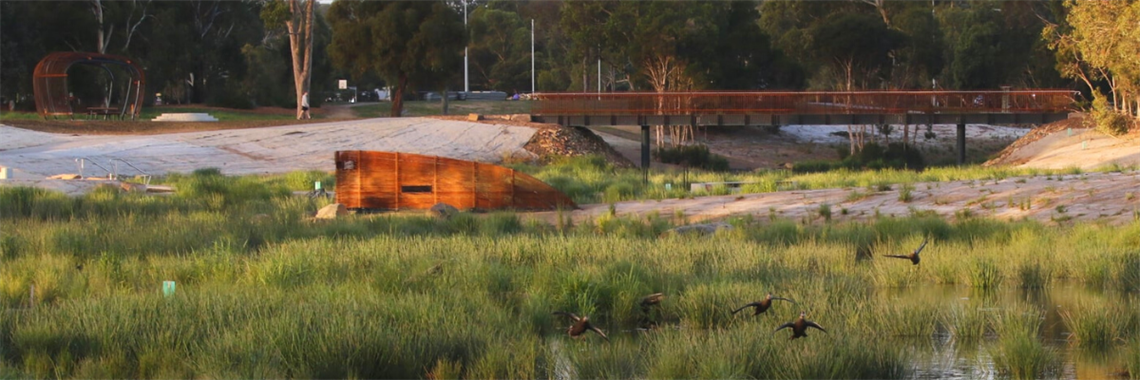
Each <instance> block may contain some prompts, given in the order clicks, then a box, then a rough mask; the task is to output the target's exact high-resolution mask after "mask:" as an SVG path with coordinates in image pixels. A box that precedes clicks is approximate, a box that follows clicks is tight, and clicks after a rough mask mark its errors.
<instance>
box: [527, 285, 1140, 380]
mask: <svg viewBox="0 0 1140 380" xmlns="http://www.w3.org/2000/svg"><path fill="white" fill-rule="evenodd" d="M871 298H872V300H873V301H872V302H875V303H878V304H880V305H884V306H883V307H884V309H883V310H894V312H899V311H901V310H908V309H925V310H933V309H937V308H945V309H957V310H966V311H967V312H966V314H971V315H973V316H975V318H979V317H980V318H982V319H986V320H993V319H1000V318H1001V317H1000V316H999V314H1006V315H1009V314H1010V313H1011V312H1012V313H1013V314H1015V315H1022V316H1025V317H1026V320H1036V321H1037V322H1036V325H1037V332H1038V333H1037V339H1038V340H1039V341H1040V342H1041V343H1042V344H1043V345H1044V346H1045V347H1047V348H1048V349H1050V350H1053V351H1054V352H1055V353H1056V356H1055V358H1057V360H1060V362H1061V363H1060V364H1059V365H1057V366H1056V367H1057V368H1058V369H1056V370H1051V371H1049V372H1047V373H1046V374H1044V375H1041V376H1035V378H1046V379H1115V378H1127V377H1126V375H1123V376H1122V374H1121V373H1120V372H1121V370H1122V369H1123V368H1124V362H1123V360H1124V359H1123V358H1122V355H1123V354H1124V352H1123V351H1125V350H1126V346H1125V342H1123V341H1116V342H1114V343H1113V344H1111V345H1109V346H1108V347H1106V348H1103V349H1097V348H1089V347H1083V346H1081V345H1079V344H1076V342H1075V339H1070V336H1071V335H1072V333H1071V332H1070V330H1069V327H1068V325H1067V324H1066V322H1065V318H1064V316H1063V315H1064V314H1065V313H1067V312H1071V311H1072V310H1074V309H1075V308H1078V307H1082V306H1084V307H1089V306H1095V307H1097V308H1100V307H1102V306H1106V305H1108V304H1111V303H1117V304H1123V305H1130V306H1129V307H1130V309H1129V310H1136V309H1135V306H1136V305H1140V295H1138V294H1136V293H1124V292H1119V291H1102V290H1097V289H1090V288H1088V287H1086V286H1083V285H1069V284H1062V285H1056V284H1055V285H1052V286H1049V287H1047V288H1040V289H1020V288H1017V287H1003V288H1000V289H996V290H990V291H982V290H979V289H975V288H970V287H967V286H952V285H931V286H921V287H912V288H896V289H879V290H878V291H875V292H874V294H873V295H871ZM786 305H787V304H777V305H776V306H774V307H773V308H772V309H771V310H770V312H774V313H775V315H760V316H755V317H753V316H751V315H748V313H741V314H740V315H737V316H736V317H735V318H737V319H739V320H738V321H736V322H739V323H743V324H749V325H758V326H759V325H763V326H762V328H759V329H757V330H756V331H759V332H761V333H762V334H764V333H765V332H767V331H771V330H772V329H774V327H775V326H778V325H779V324H782V323H783V322H785V321H788V320H791V319H793V318H794V317H795V314H796V311H795V310H796V309H795V308H794V307H792V306H790V305H787V306H786ZM892 308H893V309H892ZM901 314H907V313H905V312H901ZM956 318H959V317H956ZM961 318H968V317H961ZM810 319H812V320H815V321H816V322H818V323H820V324H821V325H823V326H824V327H827V328H828V333H827V334H823V333H821V332H819V331H811V332H810V333H809V337H807V338H805V339H808V340H817V341H825V342H823V343H824V344H827V343H826V341H829V340H833V339H837V338H838V337H839V336H840V334H844V331H842V329H840V328H833V327H828V326H829V321H828V316H826V315H815V316H814V317H812V318H810ZM1123 320H1125V321H1127V320H1128V318H1125V319H1123ZM560 323H561V322H560ZM967 324H970V322H963V323H962V325H967ZM680 325H683V324H680ZM769 325H770V326H769ZM929 325H930V326H933V327H932V328H931V329H930V330H931V331H933V332H932V333H927V334H916V335H913V336H881V337H878V339H883V340H887V341H888V342H890V344H889V345H888V346H892V347H897V348H898V349H899V350H900V351H903V352H905V355H906V356H907V357H908V358H910V367H909V368H907V369H906V372H905V374H904V375H903V376H902V378H908V379H1002V378H1009V376H1006V375H1003V374H1002V373H1000V372H999V371H998V369H997V368H996V366H995V364H994V360H993V356H992V355H993V354H994V353H995V351H996V346H998V336H997V335H996V334H995V333H994V332H993V331H992V330H991V329H986V332H985V333H982V334H979V335H980V336H978V337H973V338H971V337H962V336H960V334H957V333H955V332H954V331H951V329H953V328H954V327H953V326H947V323H945V321H937V322H934V321H931V323H930V324H929ZM662 328H664V329H686V327H679V325H678V324H676V323H668V322H667V323H664V324H662ZM606 331H607V333H608V334H609V336H610V339H611V342H610V343H608V344H616V345H621V346H625V347H637V346H638V344H637V341H639V340H642V339H646V338H649V337H650V336H651V335H652V334H653V332H645V331H639V330H630V329H628V327H626V328H625V329H622V328H621V327H618V326H609V329H607V330H606ZM781 333H783V334H776V335H777V336H776V338H777V339H774V340H771V341H770V342H771V343H772V344H787V345H788V346H789V348H790V349H794V348H791V347H794V346H793V345H798V346H804V343H808V342H803V341H792V342H788V341H787V340H786V336H787V335H786V334H790V332H789V331H781ZM757 338H758V339H764V338H765V337H757ZM583 339H584V340H585V341H582V342H577V341H567V340H563V339H551V340H550V341H549V342H548V343H549V347H548V348H549V349H550V353H551V355H552V356H553V359H554V363H553V364H554V368H553V376H554V377H555V378H558V379H571V378H578V377H579V375H582V374H581V373H580V371H578V369H577V368H576V366H575V364H573V363H579V364H581V363H580V362H579V361H578V360H575V359H574V358H573V357H574V356H577V355H579V353H578V351H588V350H591V348H589V347H593V348H592V349H597V348H598V347H600V346H601V345H605V344H607V343H602V342H601V341H600V339H599V337H597V336H594V335H593V334H592V333H589V332H587V334H586V336H584V338H583ZM591 340H592V342H589V341H591ZM812 343H816V342H812ZM642 347H644V346H642ZM800 349H807V348H806V347H801V348H800ZM630 371H631V372H633V373H636V372H637V370H634V369H630ZM587 372H589V371H587ZM777 377H781V376H777Z"/></svg>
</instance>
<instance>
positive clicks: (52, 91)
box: [32, 52, 146, 120]
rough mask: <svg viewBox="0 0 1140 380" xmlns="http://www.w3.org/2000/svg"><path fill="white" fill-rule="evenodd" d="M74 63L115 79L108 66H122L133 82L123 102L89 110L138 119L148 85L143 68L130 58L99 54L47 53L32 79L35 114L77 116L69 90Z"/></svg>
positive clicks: (128, 86)
mask: <svg viewBox="0 0 1140 380" xmlns="http://www.w3.org/2000/svg"><path fill="white" fill-rule="evenodd" d="M75 64H84V65H94V66H99V67H101V68H103V69H104V70H106V72H107V74H108V75H110V76H111V78H112V80H114V74H113V73H112V72H111V70H110V69H109V68H108V67H107V66H108V65H117V66H121V67H122V68H123V69H124V70H126V71H127V73H129V74H130V76H131V78H130V82H128V85H127V89H126V91H125V92H124V94H123V102H121V103H122V104H119V105H118V106H117V107H97V108H90V109H85V111H86V110H96V111H99V113H100V114H103V115H118V116H119V117H128V116H129V117H130V118H131V120H134V119H137V118H138V116H139V113H140V112H141V111H142V101H143V92H142V89H143V86H144V85H145V84H146V74H145V73H144V72H143V70H142V67H139V65H138V64H137V63H135V62H134V61H132V60H131V59H129V58H126V57H122V56H118V55H112V54H98V53H79V52H55V53H51V54H48V55H47V57H44V59H42V60H40V63H39V64H37V65H36V70H35V72H34V74H33V76H32V84H33V89H34V93H35V97H36V111H37V112H39V113H40V116H42V117H44V118H47V117H48V116H68V117H72V116H73V115H74V114H75V111H76V110H74V109H72V103H71V96H70V95H69V91H68V89H67V70H68V69H70V68H71V66H72V65H75Z"/></svg>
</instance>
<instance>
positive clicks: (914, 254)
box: [883, 239, 926, 265]
mask: <svg viewBox="0 0 1140 380" xmlns="http://www.w3.org/2000/svg"><path fill="white" fill-rule="evenodd" d="M924 247H926V239H922V245H919V246H918V249H916V250H914V252H911V253H910V254H909V255H883V256H884V257H894V258H896V259H907V260H910V263H911V264H913V265H918V260H919V257H918V253H919V252H922V248H924Z"/></svg>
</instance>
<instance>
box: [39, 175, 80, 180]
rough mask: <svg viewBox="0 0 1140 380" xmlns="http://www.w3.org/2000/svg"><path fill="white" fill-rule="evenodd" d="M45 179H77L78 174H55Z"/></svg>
mask: <svg viewBox="0 0 1140 380" xmlns="http://www.w3.org/2000/svg"><path fill="white" fill-rule="evenodd" d="M47 179H79V174H56V175H53V176H51V177H48V178H47Z"/></svg>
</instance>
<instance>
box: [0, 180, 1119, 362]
mask: <svg viewBox="0 0 1140 380" xmlns="http://www.w3.org/2000/svg"><path fill="white" fill-rule="evenodd" d="M297 176H298V177H303V179H297V180H296V182H298V183H301V182H307V181H309V180H310V178H309V177H308V176H304V175H297ZM168 180H169V181H171V182H173V183H176V184H177V185H176V186H178V188H180V189H184V190H183V192H182V193H180V194H179V195H176V196H171V197H148V196H143V195H135V194H120V193H117V192H111V191H97V192H94V193H91V194H88V195H86V196H83V197H80V198H67V197H64V196H62V195H58V194H55V193H50V192H45V191H41V190H31V189H23V188H0V210H3V211H0V228H2V229H0V249H2V256H0V260H2V261H3V264H4V266H3V268H4V269H3V271H0V305H3V309H2V310H3V311H2V313H3V314H4V315H2V316H0V347H3V351H2V352H0V363H2V365H0V377H16V378H22V377H79V378H140V377H182V378H189V377H226V378H233V377H239V378H267V377H273V378H282V377H321V378H345V377H365V378H422V377H433V378H454V377H462V378H537V377H555V376H561V375H562V374H567V373H569V374H573V375H575V376H578V377H590V378H629V377H654V378H693V377H700V378H713V377H715V378H745V377H754V378H901V377H905V376H908V374H909V372H910V371H911V367H912V366H911V363H912V360H913V359H914V356H915V355H917V354H916V353H915V352H914V350H911V349H908V348H907V347H908V346H907V344H909V343H907V342H915V341H917V342H926V341H929V340H930V338H931V337H934V336H945V335H948V336H951V337H953V339H956V340H960V341H974V342H979V343H982V344H985V345H986V347H988V348H987V350H988V351H989V352H990V355H991V356H993V357H995V365H997V366H998V370H999V371H1001V373H1006V374H1010V375H1011V376H1015V377H1040V376H1043V375H1048V374H1050V373H1053V371H1055V368H1054V367H1051V366H1050V365H1049V363H1055V362H1056V361H1057V360H1056V359H1057V358H1058V357H1059V355H1061V354H1060V353H1058V352H1056V351H1052V350H1051V349H1050V348H1049V347H1044V346H1043V345H1042V342H1043V339H1044V338H1043V337H1042V334H1043V332H1042V330H1043V329H1045V328H1047V327H1048V326H1051V324H1049V323H1047V322H1046V321H1044V320H1042V319H1041V318H1040V316H1041V315H1043V313H1045V312H1046V310H1043V309H1041V306H1039V305H1035V304H1016V305H1012V306H1011V305H1008V304H1005V303H1002V302H1000V301H998V300H997V299H996V298H995V297H992V296H988V295H989V294H993V292H996V291H1000V290H1002V289H1026V291H1033V290H1032V289H1048V288H1049V287H1051V286H1053V285H1054V284H1057V283H1065V284H1074V285H1076V286H1079V287H1082V288H1087V289H1089V291H1091V292H1093V293H1094V294H1098V296H1096V297H1087V298H1086V299H1083V300H1081V301H1080V302H1083V303H1076V302H1068V301H1066V302H1064V303H1063V305H1062V306H1064V307H1065V308H1066V310H1074V311H1073V312H1072V313H1071V314H1068V316H1067V317H1066V318H1067V319H1066V321H1067V322H1064V323H1066V324H1068V325H1070V326H1072V328H1071V330H1072V331H1074V334H1075V335H1076V336H1077V338H1074V344H1078V345H1080V346H1082V347H1083V346H1089V347H1107V349H1111V350H1115V349H1121V347H1126V348H1125V349H1126V350H1137V348H1136V347H1134V345H1135V344H1134V343H1132V342H1135V339H1131V340H1130V337H1133V336H1135V335H1136V334H1137V333H1140V316H1137V315H1136V314H1135V313H1134V312H1130V311H1134V310H1135V308H1136V307H1138V306H1140V301H1138V300H1137V291H1138V287H1140V249H1138V247H1140V224H1137V223H1133V224H1130V225H1126V226H1120V227H1111V226H1102V225H1095V224H1081V225H1076V226H1073V227H1065V228H1061V227H1050V226H1044V225H1042V224H1038V223H1034V222H1015V223H1007V222H999V221H993V220H987V219H967V220H964V221H961V222H954V223H951V222H947V221H945V220H942V219H937V218H881V219H877V220H874V221H871V222H868V223H858V224H855V223H852V224H833V225H821V226H804V225H802V224H797V223H794V222H792V221H783V220H777V221H774V222H773V221H768V220H764V221H758V220H750V219H736V220H733V221H731V222H732V223H733V224H734V225H735V226H736V227H737V228H735V229H733V230H731V231H724V232H721V233H719V234H718V235H717V236H715V237H695V236H673V237H658V236H659V235H660V233H661V232H662V231H664V230H665V229H667V228H669V227H671V226H670V224H669V222H668V221H667V220H665V219H662V218H655V217H650V218H649V219H647V220H646V219H641V220H632V219H622V218H615V217H610V216H605V217H602V218H599V219H598V220H594V221H591V222H588V223H581V224H577V225H562V226H561V228H559V226H549V225H541V224H533V223H524V222H522V221H520V219H519V218H518V217H517V216H516V215H514V214H509V213H498V214H488V215H473V214H467V213H463V214H460V215H458V216H456V217H453V218H452V219H449V220H442V219H434V218H429V217H426V216H419V215H374V216H365V215H358V216H351V217H347V218H342V219H338V220H335V221H326V222H314V221H309V220H307V215H309V214H310V213H312V212H313V211H315V210H316V209H317V208H318V207H319V206H321V205H323V203H322V202H324V201H321V200H310V199H308V198H302V197H293V196H291V195H289V193H290V192H289V189H290V186H291V185H287V183H288V181H283V180H269V181H257V180H253V179H250V178H231V177H222V176H219V175H217V174H216V173H211V172H209V171H203V172H199V173H196V174H192V175H187V176H174V177H172V178H169V179H168ZM923 238H929V239H930V243H929V245H928V246H927V247H926V250H924V251H923V261H922V264H921V265H920V266H912V265H910V264H909V262H906V261H903V260H895V259H884V258H881V257H878V256H879V255H882V254H885V253H900V252H906V251H909V250H911V249H913V247H915V246H917V244H918V243H919V242H920V241H921V240H922V239H923ZM860 247H864V248H866V249H870V251H871V252H872V253H873V255H874V256H873V258H871V259H869V260H858V259H857V258H856V251H858V250H859V248H860ZM166 280H171V281H176V282H177V284H178V285H177V292H176V294H175V295H174V296H173V297H170V298H164V297H163V296H162V295H161V291H160V289H161V284H162V281H166ZM939 284H950V285H954V286H957V287H962V288H968V289H973V290H971V292H972V294H974V295H973V296H971V297H969V298H970V299H969V300H967V301H953V302H948V301H946V300H944V299H937V298H930V297H919V298H899V297H898V296H897V294H899V292H902V291H907V290H908V289H922V288H928V287H931V286H934V285H939ZM33 285H34V286H35V290H34V292H35V304H34V306H33V305H30V304H29V293H30V292H31V287H32V286H33ZM653 292H664V293H665V294H667V297H668V298H666V300H665V301H664V302H663V303H662V305H660V307H659V308H657V309H655V310H653V312H652V314H651V316H652V318H653V319H655V320H656V321H657V322H658V323H659V324H660V326H661V328H659V329H657V330H654V331H652V332H635V330H634V328H635V327H636V326H638V325H639V324H640V322H641V321H642V318H643V316H642V315H641V311H640V309H639V308H638V307H637V305H636V303H637V300H638V299H640V297H641V296H644V295H646V294H649V293H653ZM767 292H773V293H775V294H777V295H779V296H784V297H789V298H792V299H794V300H796V301H797V303H796V304H789V303H778V304H777V305H776V306H774V307H773V309H772V310H770V311H769V313H766V314H763V315H760V316H757V317H751V316H745V315H744V313H741V314H738V315H732V314H731V313H730V310H731V309H733V308H735V307H737V306H739V305H742V304H744V303H747V302H751V301H754V300H756V299H758V298H760V297H762V295H763V294H765V293H767ZM957 299H958V298H957V297H955V298H953V300H957ZM554 310H567V311H573V312H576V313H579V314H585V315H589V316H590V317H591V319H592V320H593V321H595V323H597V324H598V325H599V326H601V327H602V328H603V329H605V330H606V332H607V333H608V334H609V335H610V336H611V338H612V341H611V342H609V343H606V342H605V341H602V340H600V339H598V337H596V336H587V337H586V338H585V339H581V340H573V339H569V338H566V337H565V333H564V328H565V325H566V324H567V322H566V321H565V320H563V319H560V318H557V317H555V316H552V315H551V312H552V311H554ZM801 310H803V311H806V312H807V313H808V318H809V319H811V320H814V321H816V322H818V323H820V324H821V325H823V326H824V327H825V328H827V330H828V332H827V333H823V332H820V331H814V330H813V331H811V332H809V335H810V336H809V337H808V338H805V339H796V340H793V341H788V340H787V337H788V335H790V333H789V332H788V331H781V332H780V333H778V334H775V335H772V334H771V331H772V330H773V329H775V327H776V326H778V325H779V324H781V323H783V322H787V321H790V320H792V319H793V318H795V317H796V316H797V315H798V312H799V311H801ZM1077 310H1080V311H1082V312H1077ZM1102 315H1106V316H1107V317H1103V318H1102V317H1101V316H1102ZM1098 318H1100V319H1098ZM921 344H922V343H919V345H921ZM1127 352H1133V351H1127ZM1042 363H1045V364H1042ZM1129 363H1130V362H1129ZM1128 365H1132V364H1128V363H1122V364H1120V366H1121V367H1122V368H1125V367H1126V366H1128Z"/></svg>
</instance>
